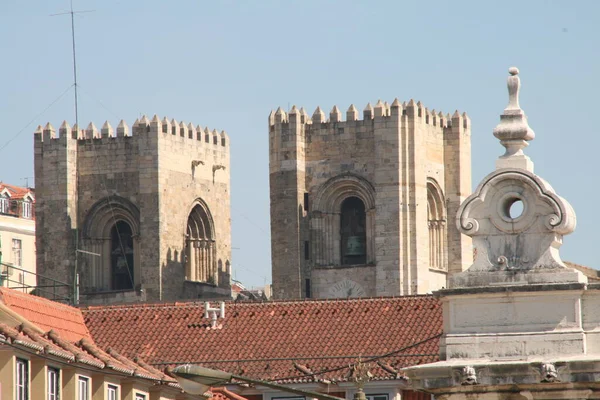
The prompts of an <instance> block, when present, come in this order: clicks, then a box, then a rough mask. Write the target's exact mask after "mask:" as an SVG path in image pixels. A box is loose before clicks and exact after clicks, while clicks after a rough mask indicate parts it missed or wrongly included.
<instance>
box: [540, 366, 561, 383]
mask: <svg viewBox="0 0 600 400" xmlns="http://www.w3.org/2000/svg"><path fill="white" fill-rule="evenodd" d="M557 381H558V372H557V371H556V367H555V366H554V364H551V363H546V364H542V382H557Z"/></svg>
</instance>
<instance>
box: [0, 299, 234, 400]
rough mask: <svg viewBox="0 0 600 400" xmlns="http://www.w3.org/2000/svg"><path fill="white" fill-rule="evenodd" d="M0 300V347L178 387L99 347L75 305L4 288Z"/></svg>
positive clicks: (156, 371) (136, 360) (137, 362)
mask: <svg viewBox="0 0 600 400" xmlns="http://www.w3.org/2000/svg"><path fill="white" fill-rule="evenodd" d="M0 301H1V302H2V303H3V304H4V305H5V306H7V307H8V308H9V310H6V309H5V308H2V309H0V312H2V313H3V315H6V316H8V317H9V318H6V319H5V320H6V321H9V322H10V325H9V324H8V323H2V322H0V349H3V348H21V349H23V350H24V351H28V352H31V351H32V350H33V351H35V352H36V354H37V355H39V356H41V357H49V356H51V357H57V358H59V359H63V360H65V362H68V363H75V364H84V365H85V366H87V368H89V367H93V368H96V369H98V370H105V369H108V370H111V371H112V372H111V373H117V374H122V375H124V376H134V377H138V378H141V379H148V380H151V381H152V383H153V384H159V385H167V386H172V387H174V388H177V389H181V388H180V387H179V385H178V384H177V382H176V380H175V379H174V378H173V377H170V376H168V375H166V374H165V373H164V372H162V371H161V370H159V369H157V368H154V367H153V366H150V365H148V364H146V363H145V362H144V361H142V360H141V359H140V358H138V357H135V358H132V359H128V358H126V357H124V356H122V355H120V354H119V353H117V352H116V351H115V350H113V349H108V350H106V351H104V350H102V349H101V348H100V347H99V346H98V345H97V344H96V343H95V342H94V340H93V339H92V338H91V336H90V333H89V331H88V329H87V327H86V326H85V323H84V321H83V316H82V314H81V310H79V309H77V308H74V307H70V306H67V305H65V304H61V303H56V302H54V301H51V300H47V299H44V298H41V297H36V296H33V295H30V294H26V293H21V292H18V291H16V290H13V289H8V288H0ZM15 314H18V316H20V318H19V319H20V322H19V321H17V322H15V319H16V318H15V317H18V316H16V315H15ZM223 400H226V398H224V399H223ZM229 400H240V399H234V398H229Z"/></svg>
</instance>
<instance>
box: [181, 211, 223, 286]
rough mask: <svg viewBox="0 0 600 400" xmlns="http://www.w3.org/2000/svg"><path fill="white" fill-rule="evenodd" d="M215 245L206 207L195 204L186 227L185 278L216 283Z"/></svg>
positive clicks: (210, 220)
mask: <svg viewBox="0 0 600 400" xmlns="http://www.w3.org/2000/svg"><path fill="white" fill-rule="evenodd" d="M216 255H217V246H216V242H215V236H214V229H213V223H212V217H211V215H210V211H209V210H208V207H206V205H204V204H197V205H196V206H195V207H194V208H193V209H192V212H191V213H190V215H189V217H188V222H187V228H186V269H185V274H186V279H187V280H190V281H195V282H207V283H213V284H215V285H217V284H218V280H219V274H218V272H217V259H216Z"/></svg>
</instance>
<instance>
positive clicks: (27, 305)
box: [0, 288, 91, 342]
mask: <svg viewBox="0 0 600 400" xmlns="http://www.w3.org/2000/svg"><path fill="white" fill-rule="evenodd" d="M0 301H1V302H2V303H4V304H5V305H6V306H8V307H9V308H10V309H11V310H13V311H14V312H16V313H17V314H20V315H21V316H22V317H23V318H25V319H27V320H28V321H30V322H31V323H33V324H34V325H36V326H38V327H39V328H40V329H42V331H50V330H54V331H56V332H57V333H59V334H60V336H61V337H62V338H63V339H64V340H67V341H70V342H75V341H78V340H80V339H81V338H90V339H91V336H90V332H89V331H88V329H87V326H86V325H85V322H84V321H83V317H82V315H81V311H80V310H79V309H77V308H74V307H70V306H68V305H66V304H62V303H57V302H55V301H51V300H48V299H44V298H42V297H37V296H33V295H31V294H27V293H22V292H19V291H17V290H14V289H8V288H0Z"/></svg>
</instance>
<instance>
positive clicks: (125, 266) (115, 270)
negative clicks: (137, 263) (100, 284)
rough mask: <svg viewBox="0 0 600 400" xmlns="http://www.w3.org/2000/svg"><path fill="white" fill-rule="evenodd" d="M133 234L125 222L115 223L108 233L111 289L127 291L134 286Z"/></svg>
mask: <svg viewBox="0 0 600 400" xmlns="http://www.w3.org/2000/svg"><path fill="white" fill-rule="evenodd" d="M133 253H134V251H133V232H132V231H131V227H130V226H129V224H128V223H127V222H125V221H117V223H116V224H114V225H113V227H112V229H111V231H110V266H111V289H112V290H128V289H133V285H134V282H135V281H134V279H133V274H134V268H133V267H134V265H133V263H134V261H133V260H134V258H133Z"/></svg>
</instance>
